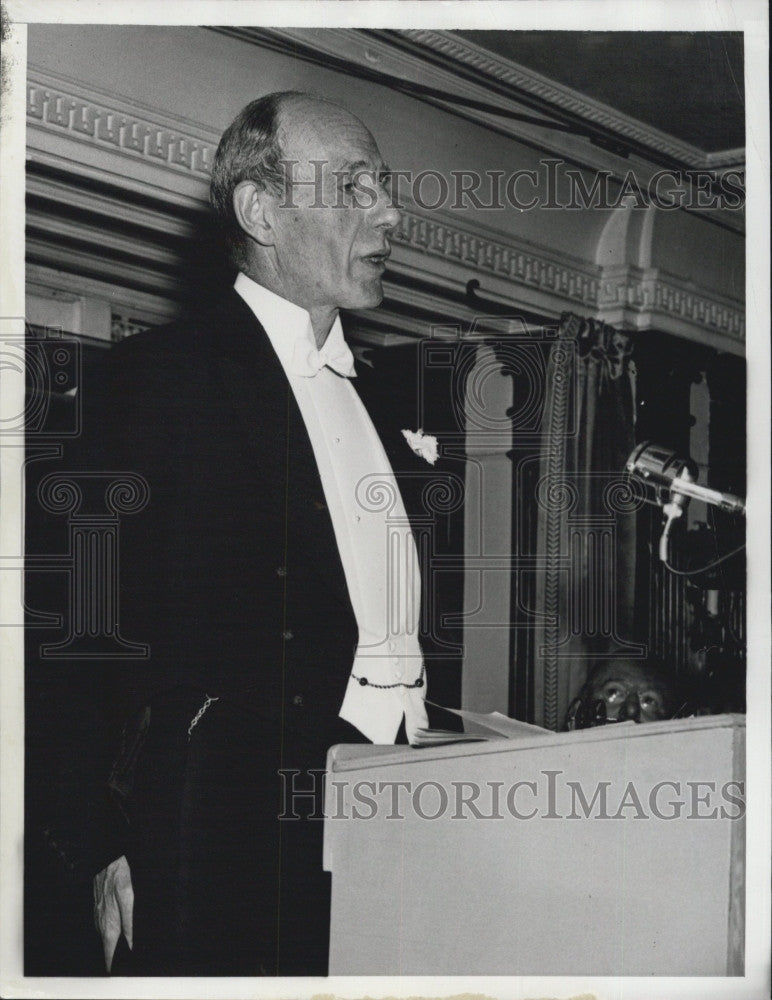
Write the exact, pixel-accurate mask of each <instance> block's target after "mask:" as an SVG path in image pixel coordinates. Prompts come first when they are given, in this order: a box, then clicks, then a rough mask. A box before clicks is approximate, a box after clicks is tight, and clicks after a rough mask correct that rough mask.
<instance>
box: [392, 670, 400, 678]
mask: <svg viewBox="0 0 772 1000" xmlns="http://www.w3.org/2000/svg"><path fill="white" fill-rule="evenodd" d="M394 676H395V677H396V678H400V677H401V676H402V671H401V670H395V671H394Z"/></svg>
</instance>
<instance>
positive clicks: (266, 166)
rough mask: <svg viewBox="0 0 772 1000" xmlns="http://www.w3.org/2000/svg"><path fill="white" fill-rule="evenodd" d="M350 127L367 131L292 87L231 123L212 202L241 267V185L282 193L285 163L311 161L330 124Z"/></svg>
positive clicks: (218, 159) (221, 150)
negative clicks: (237, 207) (237, 199)
mask: <svg viewBox="0 0 772 1000" xmlns="http://www.w3.org/2000/svg"><path fill="white" fill-rule="evenodd" d="M346 125H348V126H349V127H351V126H352V125H353V126H358V127H359V128H360V129H363V130H365V131H366V129H365V128H364V125H362V123H361V122H360V121H359V119H358V118H356V117H355V116H354V115H352V114H351V113H350V112H349V111H346V110H345V108H342V107H340V106H339V105H337V104H334V103H333V102H332V101H328V100H325V99H324V98H321V97H316V96H315V95H313V94H307V93H304V92H302V91H294V90H287V91H277V92H276V93H273V94H266V96H265V97H260V98H258V99H257V100H255V101H252V102H251V103H250V104H248V105H247V106H246V107H245V108H243V109H242V110H241V111H240V112H239V114H238V115H237V116H236V118H235V119H234V120H233V122H232V123H231V124H230V125H229V126H228V128H227V129H226V130H225V132H224V133H223V135H222V138H221V139H220V143H219V145H218V147H217V152H216V153H215V157H214V164H213V167H212V180H211V187H210V200H211V204H212V208H213V210H214V213H215V216H216V218H217V220H218V222H219V224H220V227H221V230H222V232H223V236H224V238H225V241H226V244H227V246H228V250H229V253H230V256H231V259H232V261H233V263H234V264H235V265H236V266H237V267H238V266H242V265H244V264H245V263H246V261H247V247H248V240H247V238H246V236H245V233H244V231H243V229H242V227H241V226H240V224H239V222H238V220H237V218H236V214H235V212H234V208H233V195H234V192H235V190H236V188H237V187H238V185H239V184H240V183H241V182H242V181H245V180H252V181H255V183H256V184H258V185H259V186H261V187H262V188H264V189H266V190H270V191H274V192H276V193H283V192H284V190H285V186H286V181H287V168H286V164H288V163H290V164H291V163H295V164H298V163H300V162H301V161H302V160H304V159H307V158H308V153H309V150H311V151H313V150H314V149H316V150H317V152H318V151H319V148H320V146H321V144H322V143H323V141H324V139H325V136H326V134H327V131H328V129H329V128H330V127H331V126H332V127H335V126H337V127H340V128H343V127H345V126H346ZM368 135H369V133H368ZM311 158H313V156H312V157H311Z"/></svg>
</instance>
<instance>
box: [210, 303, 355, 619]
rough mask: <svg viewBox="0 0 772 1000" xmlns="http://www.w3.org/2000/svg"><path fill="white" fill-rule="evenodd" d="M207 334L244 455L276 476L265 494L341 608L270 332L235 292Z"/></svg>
mask: <svg viewBox="0 0 772 1000" xmlns="http://www.w3.org/2000/svg"><path fill="white" fill-rule="evenodd" d="M211 332H212V334H213V344H212V351H213V365H214V368H215V372H216V378H217V380H218V381H219V383H220V387H221V390H222V392H223V393H224V394H225V396H226V398H227V399H228V400H229V402H230V404H231V406H232V408H233V410H234V411H235V413H236V414H237V416H238V421H239V423H240V425H241V431H242V434H243V438H244V444H245V457H246V458H247V460H250V461H254V462H256V463H257V466H258V468H264V469H267V470H270V474H271V475H272V476H275V477H276V481H274V482H270V483H269V482H266V483H265V490H266V492H268V493H270V492H273V493H274V494H275V497H274V498H273V502H275V503H278V504H282V506H283V507H284V509H285V511H286V518H287V529H288V532H289V533H291V535H292V538H293V541H294V542H295V543H296V544H297V543H298V540H299V539H302V544H303V545H304V546H305V547H306V548H307V550H308V556H309V558H308V569H309V572H316V573H319V574H320V575H322V576H324V577H325V579H326V583H327V585H328V586H329V587H331V588H332V589H333V591H334V592H335V593H337V594H338V595H339V596H340V599H341V601H342V602H343V603H347V602H348V588H347V586H346V579H345V574H344V572H343V565H342V563H341V560H340V553H339V551H338V546H337V542H336V540H335V532H334V529H333V525H332V520H331V518H330V514H329V511H328V509H327V506H326V503H325V497H324V489H323V487H322V481H321V477H320V475H319V470H318V467H317V464H316V458H315V457H314V451H313V448H312V446H311V441H310V439H309V437H308V432H307V430H306V427H305V422H304V420H303V417H302V415H301V413H300V409H299V408H298V405H297V402H296V400H295V395H294V393H293V392H292V389H291V387H290V384H289V382H288V381H287V377H286V375H285V373H284V370H283V368H282V366H281V362H280V361H279V359H278V357H277V356H276V352H275V351H274V349H273V347H272V346H271V342H270V340H269V339H268V335H267V334H266V332H265V330H264V328H263V327H262V325H261V324H260V323H259V322H258V320H257V318H256V317H255V315H254V313H253V312H252V310H251V309H250V308H249V307H248V306H247V304H246V303H245V302H244V300H243V299H242V298H241V296H240V295H238V293H237V292H235V291H234V292H231V294H230V296H229V297H228V299H227V301H226V302H225V304H224V307H223V309H222V311H221V312H220V313H219V314H218V318H217V321H216V325H215V326H213V327H212V328H211Z"/></svg>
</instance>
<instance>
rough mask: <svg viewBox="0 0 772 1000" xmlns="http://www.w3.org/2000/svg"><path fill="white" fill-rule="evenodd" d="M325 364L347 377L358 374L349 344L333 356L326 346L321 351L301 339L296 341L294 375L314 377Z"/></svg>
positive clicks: (292, 367) (293, 364)
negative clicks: (329, 353) (328, 352)
mask: <svg viewBox="0 0 772 1000" xmlns="http://www.w3.org/2000/svg"><path fill="white" fill-rule="evenodd" d="M325 365H326V366H327V367H328V368H332V370H333V371H334V372H337V373H338V375H344V376H345V377H346V378H353V377H354V376H355V375H356V369H355V368H354V355H353V354H352V353H351V350H350V349H349V347H348V345H347V344H343V346H342V347H341V348H339V349H338V350H337V351H336V352H335V354H334V355H333V356H329V355H328V354H327V351H326V349H325V348H324V347H323V348H322V349H321V351H320V350H317V348H315V347H310V346H309V345H308V344H307V343H303V341H301V340H298V341H296V343H295V350H294V351H293V354H292V366H291V369H292V374H293V375H302V376H303V377H304V378H313V377H314V376H315V375H318V374H319V372H320V371H321V369H322V368H324V366H325Z"/></svg>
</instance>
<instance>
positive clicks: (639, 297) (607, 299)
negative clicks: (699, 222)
mask: <svg viewBox="0 0 772 1000" xmlns="http://www.w3.org/2000/svg"><path fill="white" fill-rule="evenodd" d="M597 305H598V309H599V311H600V312H601V313H603V312H607V311H608V310H609V309H613V308H624V309H626V310H632V312H633V313H638V314H641V315H642V316H647V314H649V313H656V314H659V315H662V316H666V317H668V319H671V320H672V319H676V320H680V321H682V322H683V323H686V324H689V325H691V326H692V327H693V328H694V329H695V331H696V330H713V331H715V332H716V333H720V334H722V335H723V336H724V337H727V338H729V339H731V340H732V341H734V342H735V343H737V344H744V343H745V309H744V308H743V305H742V303H741V302H738V301H732V300H730V299H726V298H723V297H720V296H717V295H709V294H707V293H706V292H704V291H702V290H695V288H694V286H693V285H692V284H691V282H686V281H683V280H681V279H679V278H677V277H675V276H674V275H671V274H667V273H666V272H663V271H660V270H657V269H654V268H652V269H649V270H646V271H642V270H641V269H639V268H633V267H623V268H613V269H609V271H608V272H604V274H603V278H602V280H601V282H600V294H599V297H598V303H597Z"/></svg>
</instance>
